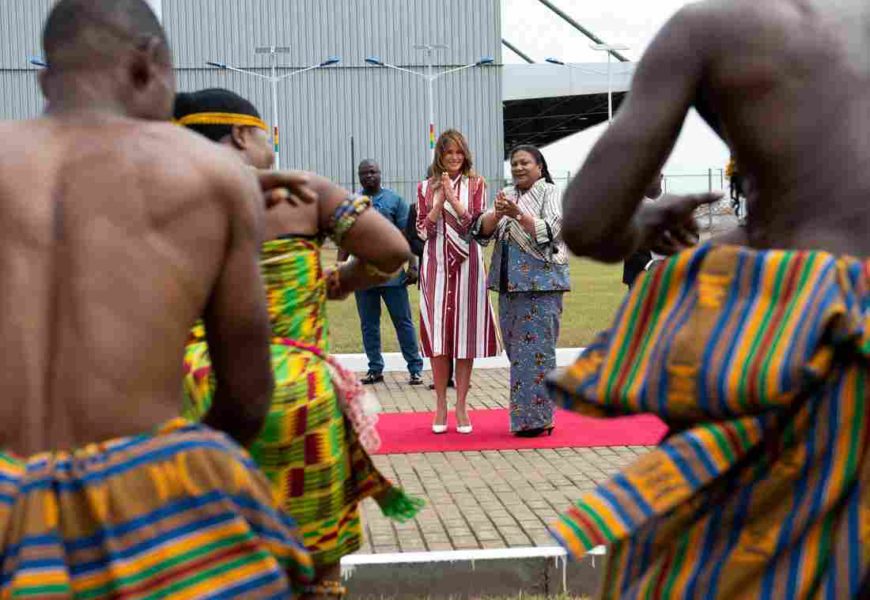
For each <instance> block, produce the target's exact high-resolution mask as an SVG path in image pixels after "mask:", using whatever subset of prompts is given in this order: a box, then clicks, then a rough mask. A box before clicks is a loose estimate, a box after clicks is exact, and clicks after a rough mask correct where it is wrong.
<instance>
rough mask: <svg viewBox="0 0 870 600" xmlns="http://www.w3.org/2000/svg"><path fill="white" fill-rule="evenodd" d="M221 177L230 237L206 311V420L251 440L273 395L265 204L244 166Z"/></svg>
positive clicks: (239, 439)
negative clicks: (209, 389)
mask: <svg viewBox="0 0 870 600" xmlns="http://www.w3.org/2000/svg"><path fill="white" fill-rule="evenodd" d="M219 176H220V177H221V178H222V179H221V183H222V184H223V185H222V186H221V187H222V190H221V191H223V192H224V194H223V196H224V198H225V202H226V204H227V207H228V209H227V212H228V218H229V242H228V247H227V251H226V256H225V260H224V264H223V268H222V269H221V272H220V274H219V276H218V279H217V281H216V283H215V285H214V288H213V290H212V293H211V297H210V298H209V300H208V304H207V305H206V307H205V311H204V314H203V320H204V321H205V330H206V338H207V341H208V350H209V355H210V357H211V362H212V368H213V370H214V374H215V379H216V383H217V385H216V388H215V394H214V399H213V400H212V405H211V408H210V409H209V411H208V413H206V415H205V418H204V419H203V422H204V423H205V424H206V425H209V426H210V427H214V428H215V429H218V430H221V431H224V432H226V433H227V434H229V435H230V436H231V437H233V438H234V439H235V440H236V441H237V442H239V443H240V444H242V445H247V444H249V443H250V442H251V441H253V439H254V438H255V437H256V436H257V434H258V433H259V432H260V429H261V427H262V426H263V423H264V421H265V418H266V414H267V413H268V410H269V405H270V404H271V400H272V384H273V382H272V368H271V362H270V360H271V359H270V356H269V336H270V331H269V314H268V312H267V309H266V296H265V293H264V291H263V290H264V287H263V281H262V278H261V276H260V267H259V256H260V244H261V242H262V236H263V209H264V207H263V202H262V195H261V194H260V190H259V189H258V188H257V182H256V179H255V178H254V177H253V176H252V174H251V173H249V172H246V171H243V170H242V169H239V170H238V171H236V172H229V173H227V172H226V171H225V172H224V173H222V174H221V175H219Z"/></svg>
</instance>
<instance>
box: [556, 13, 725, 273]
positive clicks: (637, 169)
mask: <svg viewBox="0 0 870 600" xmlns="http://www.w3.org/2000/svg"><path fill="white" fill-rule="evenodd" d="M703 10H704V9H703V8H700V9H699V8H698V7H696V6H689V7H686V8H683V9H682V10H680V11H679V12H678V13H677V14H676V15H675V16H674V17H673V18H672V19H671V20H670V22H668V24H667V25H665V27H664V28H663V29H662V31H661V32H660V33H659V34H658V36H657V37H656V38H655V40H654V41H653V42H652V44H651V46H650V48H649V50H648V51H647V52H646V54H645V55H644V57H643V59H642V60H641V62H640V64H639V65H638V68H637V71H636V73H635V75H634V79H633V82H632V89H631V92H630V93H629V94H628V96H627V97H626V100H625V102H624V103H623V106H622V107H621V108H620V110H619V112H618V113H617V115H616V118H615V119H614V120H613V123H612V124H611V126H610V127H609V128H608V129H607V131H606V132H605V133H604V135H603V136H602V137H601V139H600V140H599V141H598V143H597V144H596V145H595V147H594V148H593V150H592V152H591V153H590V154H589V157H588V158H587V160H586V163H585V164H584V165H583V168H582V170H581V171H580V172H579V173H578V174H577V176H576V177H574V179H573V180H572V181H571V183H570V185H569V186H568V189H567V191H566V193H565V197H564V201H563V202H564V211H563V215H564V216H563V230H562V233H563V238H564V240H565V242H566V243H567V244H568V247H569V248H571V250H572V251H574V252H575V253H576V254H579V255H582V256H590V257H592V258H595V259H598V260H603V261H607V262H616V261H619V260H622V259H624V258H625V257H627V256H629V255H630V254H631V253H632V252H634V251H635V250H636V249H637V248H638V247H640V245H641V244H643V243H644V242H645V239H644V238H645V237H647V236H648V232H647V231H646V230H644V229H643V228H644V226H645V224H646V223H647V222H650V221H656V218H651V219H646V220H641V219H638V218H637V217H638V206H639V205H640V203H641V200H642V198H643V195H644V190H645V188H646V186H647V185H648V184H649V182H650V181H651V180H652V179H653V177H654V176H655V175H656V174H657V173H658V172H659V171H660V170H661V168H662V165H663V164H664V162H665V160H666V159H667V157H668V155H669V154H670V152H671V150H672V149H673V146H674V143H675V141H676V139H677V135H678V134H679V132H680V129H681V127H682V124H683V120H684V119H685V117H686V114H687V113H688V111H689V109H690V107H691V106H692V104H693V102H694V100H695V98H696V96H697V91H698V88H699V86H700V83H701V80H702V77H703V75H704V70H705V64H706V59H705V56H706V54H707V52H706V50H705V48H706V47H707V39H706V36H705V35H703V27H702V25H703V23H704V20H705V19H706V17H705V15H704V14H703V12H702V11H703ZM698 200H699V203H703V202H704V201H707V200H709V199H701V198H698ZM653 212H654V213H655V212H656V211H655V210H654V211H653ZM658 212H660V211H658ZM652 217H656V215H655V214H653V215H652ZM656 222H657V221H656Z"/></svg>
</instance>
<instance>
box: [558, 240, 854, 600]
mask: <svg viewBox="0 0 870 600" xmlns="http://www.w3.org/2000/svg"><path fill="white" fill-rule="evenodd" d="M868 380H870V261H868V260H858V259H851V258H837V257H834V256H831V255H829V254H825V253H822V252H785V251H754V250H749V249H746V248H737V247H728V246H726V247H712V246H702V247H699V248H697V249H694V250H690V251H687V252H684V253H682V254H679V255H677V256H675V257H673V258H671V259H670V260H668V261H667V262H665V263H663V264H662V265H661V266H660V267H659V268H657V269H656V270H655V271H653V272H651V273H647V274H644V275H643V276H642V278H641V279H640V280H639V281H638V283H637V284H636V285H635V287H634V289H633V291H632V292H631V294H630V295H629V297H628V298H627V299H626V301H625V303H624V305H623V306H622V308H621V309H620V311H619V313H618V315H617V318H616V322H615V324H614V327H613V328H612V330H610V331H609V332H607V333H605V334H602V335H601V336H600V337H599V339H598V340H597V341H596V343H595V344H593V345H592V346H590V347H589V348H588V349H587V350H586V351H585V352H584V354H583V355H582V356H581V357H580V358H579V359H578V360H577V361H576V363H575V364H574V365H573V366H571V367H569V368H568V369H566V370H564V371H562V372H558V373H556V374H554V375H553V376H552V377H551V380H550V385H551V390H552V392H553V394H554V396H555V397H556V398H557V400H558V401H559V402H561V403H562V404H563V405H565V406H567V407H570V408H572V409H574V410H577V411H579V412H581V413H585V414H588V415H593V416H601V417H605V416H608V415H616V414H626V413H653V414H656V415H658V416H659V417H660V418H662V419H663V420H664V421H665V422H666V423H667V424H668V425H669V426H670V428H671V434H670V436H669V437H668V438H667V439H666V440H665V441H664V442H662V444H661V445H660V446H659V447H657V448H656V449H654V450H652V451H651V452H649V453H647V454H646V455H644V456H642V457H641V458H640V459H639V460H638V461H637V462H636V463H634V464H633V465H631V466H629V467H628V468H627V469H625V470H624V471H623V472H622V473H621V474H619V475H617V476H616V477H614V478H613V479H612V480H610V481H609V482H607V483H605V484H603V485H602V486H600V487H599V488H598V489H597V490H595V491H593V492H590V493H588V494H586V495H584V496H583V497H581V498H580V499H579V501H577V503H576V504H575V505H574V506H573V507H572V508H571V509H570V510H569V511H568V512H567V513H566V514H565V515H563V516H562V517H561V519H560V520H559V521H558V522H557V523H556V524H555V525H554V526H553V531H554V533H555V534H556V536H557V537H558V538H559V540H560V541H561V542H562V543H563V544H564V545H565V547H566V548H568V549H569V550H570V552H571V553H572V554H574V555H575V556H580V555H582V554H584V553H585V552H586V551H588V550H589V549H591V548H592V547H595V546H597V545H600V544H606V545H609V549H608V554H609V559H608V566H607V567H606V572H605V577H604V589H603V592H602V597H604V598H668V599H672V598H705V599H706V598H783V599H788V600H793V599H800V598H851V597H857V596H858V595H859V589H860V586H861V583H862V580H863V579H864V578H865V577H867V575H868V564H870V452H868V447H870V443H868V440H870V410H868V408H870V407H868V403H870V386H868V383H870V381H868Z"/></svg>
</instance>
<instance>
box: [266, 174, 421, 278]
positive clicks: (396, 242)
mask: <svg viewBox="0 0 870 600" xmlns="http://www.w3.org/2000/svg"><path fill="white" fill-rule="evenodd" d="M307 176H308V178H309V184H308V185H309V186H310V188H311V189H312V190H313V191H314V193H315V194H317V198H318V226H319V229H320V231H328V229H329V228H330V227H331V226H332V224H331V220H332V217H333V214H334V213H335V210H336V208H338V206H339V205H340V204H341V203H342V202H344V201H345V200H346V199H347V197H348V191H347V190H345V189H344V188H342V187H340V186H337V185H335V184H334V183H332V182H331V181H329V180H328V179H326V178H325V177H321V176H319V175H315V174H314V173H308V174H307ZM284 177H285V175H284V172H282V171H267V172H261V173H260V185H261V186H262V188H263V190H264V191H268V190H271V189H275V188H277V187H283V180H284ZM339 246H340V247H341V248H342V249H343V250H345V251H346V252H347V253H348V254H350V255H353V256H356V257H357V258H359V259H360V260H362V261H364V262H366V263H368V264H369V265H370V266H371V267H372V268H373V269H375V270H377V271H380V272H383V273H394V272H396V271H398V270H399V269H400V268H401V267H402V265H404V264H405V263H406V262H407V261H408V260H409V258H410V254H411V252H410V248H409V247H408V242H407V241H406V240H405V236H404V235H402V232H401V231H399V230H398V229H396V228H395V227H394V226H393V224H392V223H390V222H389V221H388V220H387V219H386V218H384V217H383V216H381V215H380V214H379V213H378V211H376V210H372V209H368V210H365V211H363V212H362V213H361V214H360V215H359V216H358V217H357V218H356V220H355V222H354V223H353V225H352V226H351V227H350V229H349V230H348V231H347V232H346V233H345V234H344V235H343V237H342V238H341V240H339Z"/></svg>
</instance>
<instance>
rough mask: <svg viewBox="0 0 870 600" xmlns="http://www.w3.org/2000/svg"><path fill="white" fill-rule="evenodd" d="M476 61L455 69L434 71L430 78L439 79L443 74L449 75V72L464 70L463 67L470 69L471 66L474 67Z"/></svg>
mask: <svg viewBox="0 0 870 600" xmlns="http://www.w3.org/2000/svg"><path fill="white" fill-rule="evenodd" d="M476 66H477V63H472V64H470V65H465V66H464V67H456V68H455V69H447V70H446V71H441V72H440V73H436V74H435V75H433V76H432V80H433V81H434V80H436V79H439V78H441V77H444V76H445V75H450V74H451V73H458V72H459V71H464V70H465V69H470V68H471V67H476Z"/></svg>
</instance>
